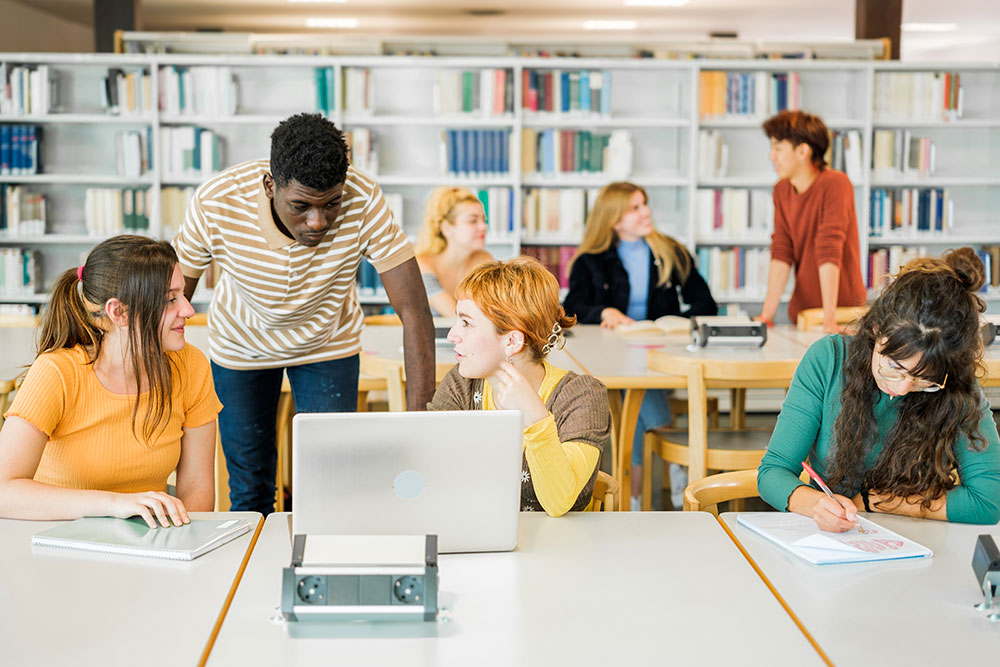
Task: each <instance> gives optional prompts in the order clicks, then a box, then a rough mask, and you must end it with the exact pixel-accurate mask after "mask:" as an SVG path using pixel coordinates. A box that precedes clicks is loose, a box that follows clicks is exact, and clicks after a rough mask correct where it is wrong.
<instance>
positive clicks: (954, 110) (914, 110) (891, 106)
mask: <svg viewBox="0 0 1000 667" xmlns="http://www.w3.org/2000/svg"><path fill="white" fill-rule="evenodd" d="M963 98H964V95H963V91H962V83H961V78H960V77H959V74H958V72H876V73H875V104H874V107H875V118H876V120H878V119H883V118H884V119H894V120H903V119H905V120H957V119H959V118H961V117H962V106H963V102H964V100H963Z"/></svg>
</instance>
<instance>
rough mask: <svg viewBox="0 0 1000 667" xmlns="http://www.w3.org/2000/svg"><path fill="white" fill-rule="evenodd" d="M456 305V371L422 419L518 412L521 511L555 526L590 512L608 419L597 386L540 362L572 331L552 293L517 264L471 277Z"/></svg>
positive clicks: (552, 284) (524, 261) (530, 264)
mask: <svg viewBox="0 0 1000 667" xmlns="http://www.w3.org/2000/svg"><path fill="white" fill-rule="evenodd" d="M457 297H458V304H457V306H456V314H457V319H456V321H455V325H454V326H453V327H452V328H451V331H450V332H448V340H449V341H450V342H451V343H452V344H454V346H455V357H456V359H457V361H458V363H457V365H456V366H455V367H454V368H452V369H451V371H449V372H448V375H446V376H445V378H444V380H443V381H442V382H441V386H439V387H438V390H437V393H435V394H434V399H433V400H432V401H431V402H430V403H429V404H428V406H427V407H428V409H430V410H496V409H500V410H520V411H521V414H522V416H523V424H524V462H523V464H522V472H521V510H522V511H534V510H544V511H545V512H547V513H548V514H549V515H551V516H561V515H563V514H565V513H566V512H568V511H572V510H584V509H587V508H588V507H589V506H590V502H591V496H592V494H593V491H594V482H595V480H596V479H597V467H598V464H599V463H600V459H601V451H602V450H603V448H604V445H605V443H606V442H607V441H608V437H609V435H610V433H611V415H610V414H609V412H608V399H607V390H606V389H605V387H604V385H603V384H601V383H600V382H599V381H598V380H596V379H594V378H592V377H590V376H585V375H577V374H576V373H573V372H572V371H566V370H563V369H561V368H556V367H555V366H553V365H551V364H550V363H549V362H548V361H546V359H545V357H546V355H547V354H548V353H549V352H550V351H551V350H552V349H554V348H557V347H561V346H562V344H563V341H564V339H563V331H564V330H565V329H567V328H569V327H571V326H573V324H574V323H575V320H574V318H572V317H567V316H566V313H565V311H564V310H563V309H562V307H561V306H560V305H559V283H558V282H556V279H555V277H554V276H553V275H552V274H551V273H549V272H548V271H547V270H546V269H545V268H544V267H543V266H542V265H541V264H539V263H538V262H537V261H535V260H533V259H529V258H526V257H521V258H518V259H514V260H510V261H507V262H493V263H491V264H486V265H483V266H480V267H478V268H476V269H473V271H472V273H470V274H469V275H468V276H466V277H465V279H464V280H462V282H461V283H460V284H459V285H458V290H457ZM468 435H469V437H470V441H469V446H470V447H475V446H476V443H475V434H468Z"/></svg>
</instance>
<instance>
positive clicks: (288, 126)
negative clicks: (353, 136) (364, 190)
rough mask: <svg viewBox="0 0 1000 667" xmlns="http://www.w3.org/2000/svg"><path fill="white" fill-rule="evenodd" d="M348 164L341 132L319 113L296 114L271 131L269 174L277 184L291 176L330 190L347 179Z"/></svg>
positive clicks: (285, 183)
mask: <svg viewBox="0 0 1000 667" xmlns="http://www.w3.org/2000/svg"><path fill="white" fill-rule="evenodd" d="M348 164H349V162H348V159H347V142H346V141H345V140H344V134H343V133H342V132H341V131H340V130H338V129H337V126H336V125H334V124H333V123H331V122H330V121H328V120H327V119H326V118H324V117H323V116H321V115H319V114H316V113H300V114H295V115H294V116H290V117H289V118H286V119H285V120H283V121H281V123H279V124H278V127H276V128H274V132H272V133H271V178H273V179H274V182H275V185H277V186H278V187H279V188H283V187H285V186H286V185H288V182H289V181H291V180H293V179H294V180H296V181H298V182H299V183H301V184H302V185H304V186H306V187H307V188H312V189H314V190H329V189H331V188H333V187H336V186H337V185H339V184H341V183H343V182H344V181H346V180H347V166H348Z"/></svg>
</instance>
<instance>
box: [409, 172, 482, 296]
mask: <svg viewBox="0 0 1000 667" xmlns="http://www.w3.org/2000/svg"><path fill="white" fill-rule="evenodd" d="M485 248H486V214H485V213H484V212H483V204H482V202H480V201H479V198H478V197H476V195H474V194H473V193H472V191H471V190H469V189H468V188H456V187H440V188H438V189H436V190H435V191H434V192H432V193H431V198H430V201H428V202H427V210H426V212H425V213H424V225H423V227H421V228H420V233H419V235H418V238H417V247H416V253H417V265H419V266H420V276H421V278H423V281H424V289H425V290H427V301H428V303H430V305H431V312H432V313H433V314H435V315H438V314H440V315H450V314H451V313H453V312H455V287H457V286H458V283H459V281H460V280H462V278H464V277H465V276H466V275H467V274H468V273H469V271H471V270H472V269H473V268H475V267H477V266H479V265H480V264H482V263H484V262H490V261H493V256H492V255H490V253H488V252H487V251H486V250H485Z"/></svg>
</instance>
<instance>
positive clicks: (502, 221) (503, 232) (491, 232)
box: [390, 188, 514, 242]
mask: <svg viewBox="0 0 1000 667" xmlns="http://www.w3.org/2000/svg"><path fill="white" fill-rule="evenodd" d="M476 196H477V197H479V201H481V202H482V203H483V211H484V212H485V213H486V222H487V225H488V226H487V231H486V241H487V242H489V241H501V240H505V239H509V238H510V237H511V236H513V235H514V191H513V190H512V189H510V188H480V189H479V190H477V191H476ZM390 208H391V207H390ZM393 212H395V210H394V211H393ZM397 219H398V218H397Z"/></svg>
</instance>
